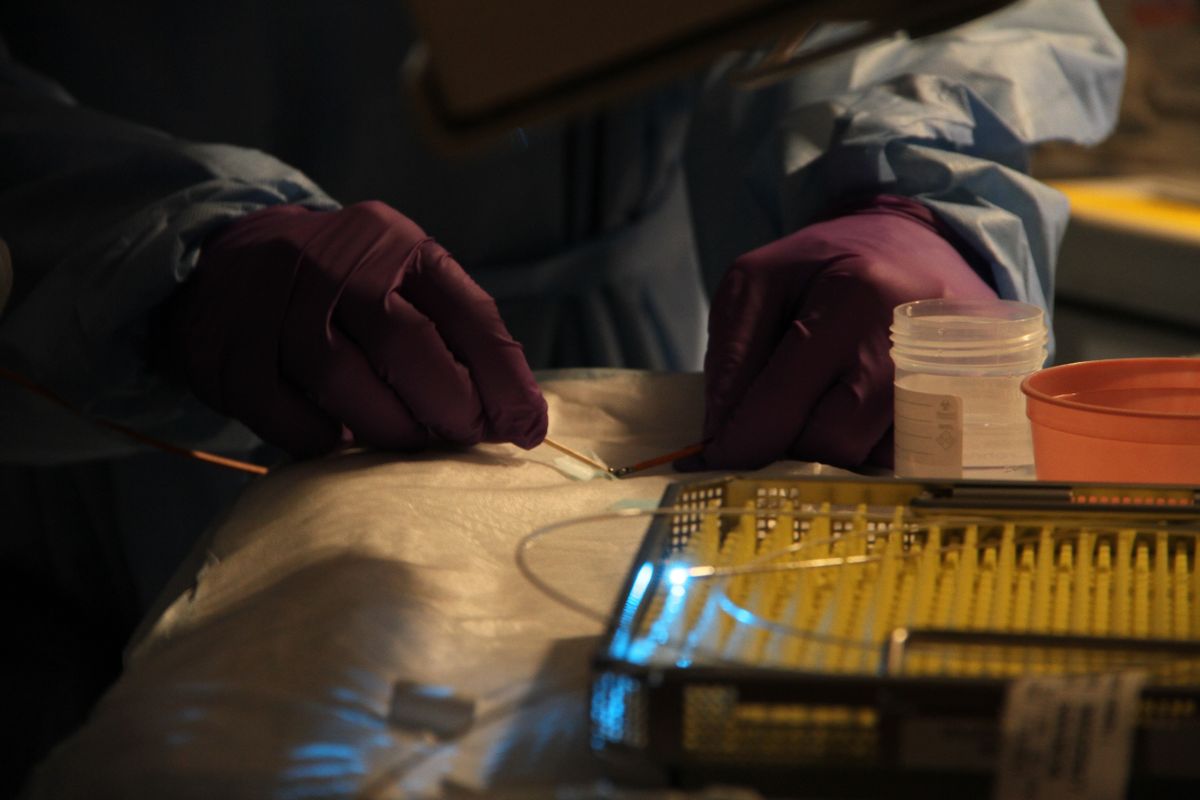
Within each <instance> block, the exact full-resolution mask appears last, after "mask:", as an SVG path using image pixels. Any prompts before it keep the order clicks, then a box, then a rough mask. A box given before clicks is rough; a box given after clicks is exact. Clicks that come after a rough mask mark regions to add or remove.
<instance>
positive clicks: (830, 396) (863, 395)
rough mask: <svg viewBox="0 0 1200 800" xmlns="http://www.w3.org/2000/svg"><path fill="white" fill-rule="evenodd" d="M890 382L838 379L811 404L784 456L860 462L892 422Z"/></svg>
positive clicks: (848, 463)
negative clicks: (860, 383)
mask: <svg viewBox="0 0 1200 800" xmlns="http://www.w3.org/2000/svg"><path fill="white" fill-rule="evenodd" d="M892 402H893V401H892V391H891V384H890V383H887V384H886V385H881V386H871V385H866V386H854V385H851V384H848V383H845V382H838V383H837V384H835V385H834V386H832V387H831V388H830V389H829V391H828V392H826V393H825V394H824V395H823V396H822V397H821V398H820V399H819V400H818V401H817V403H816V405H814V406H813V408H812V411H811V412H810V413H809V415H808V419H807V420H806V421H805V423H804V427H803V429H801V431H800V435H799V436H798V437H796V440H795V441H794V442H793V443H792V446H791V448H789V450H788V455H790V456H791V457H792V458H795V459H798V460H801V461H819V462H821V463H823V464H832V465H834V466H839V467H857V466H860V465H861V464H863V463H864V462H865V461H866V460H867V457H868V456H869V455H870V454H871V452H872V451H873V450H874V448H875V447H876V445H877V444H878V443H879V441H880V439H882V438H884V436H885V435H886V434H887V431H888V429H889V428H890V427H891V424H892Z"/></svg>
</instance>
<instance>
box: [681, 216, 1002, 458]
mask: <svg viewBox="0 0 1200 800" xmlns="http://www.w3.org/2000/svg"><path fill="white" fill-rule="evenodd" d="M939 229H940V223H939V222H938V221H937V220H936V218H935V217H934V216H933V214H932V212H930V211H929V209H927V208H926V207H925V206H922V205H920V204H919V203H916V202H914V201H912V200H908V199H906V198H901V197H892V196H880V197H876V198H875V199H874V200H873V201H872V202H871V203H870V204H869V205H867V206H866V207H864V208H862V209H861V210H858V211H856V212H854V213H850V214H847V215H845V216H842V217H838V218H835V219H832V220H829V221H827V222H821V223H817V224H814V225H810V226H808V227H806V228H804V229H802V230H800V231H798V232H796V233H794V234H791V235H790V236H787V237H785V238H783V239H780V240H779V241H776V242H774V243H772V244H769V245H767V246H765V247H762V248H760V249H758V250H755V251H753V252H750V253H747V254H746V255H743V256H742V257H740V258H739V259H738V260H737V261H736V262H735V263H734V265H733V266H732V268H731V269H730V270H729V272H728V273H727V274H726V275H725V276H724V278H723V280H722V281H721V284H720V286H719V287H718V289H717V292H716V295H715V297H714V298H713V304H712V312H711V314H710V316H709V342H708V352H707V354H706V355H705V361H704V374H705V401H706V410H705V423H704V437H705V441H706V442H707V444H706V447H705V449H704V451H703V452H702V453H701V455H700V456H699V457H698V458H696V459H693V460H692V461H690V462H689V463H684V464H680V465H679V466H680V468H681V469H696V468H709V469H754V468H758V467H761V466H764V465H766V464H768V463H770V462H772V461H774V460H777V459H781V458H793V459H798V460H803V461H819V462H823V463H826V464H833V465H837V466H842V467H856V466H861V465H863V464H864V463H868V462H870V463H873V464H880V465H890V464H891V462H892V452H891V424H892V406H893V387H892V381H893V377H894V374H895V370H894V368H893V364H892V360H891V355H890V348H891V342H890V338H889V337H890V334H889V328H890V326H891V322H892V311H893V309H894V308H895V307H896V306H897V305H899V304H901V303H906V302H909V301H912V300H923V299H927V298H935V297H958V298H964V299H967V298H994V297H995V296H996V293H995V292H994V291H993V290H992V289H991V288H990V287H989V286H988V285H987V284H986V283H985V282H984V281H983V279H981V278H980V277H979V275H978V274H977V273H976V272H975V271H974V270H973V269H972V268H971V267H970V266H969V265H968V264H967V262H966V261H965V260H964V259H963V256H962V255H961V254H960V253H959V252H958V251H957V250H956V249H955V248H954V247H953V246H952V245H951V244H950V243H949V242H948V241H947V240H946V238H945V237H944V236H943V235H942V234H941V233H940V232H939Z"/></svg>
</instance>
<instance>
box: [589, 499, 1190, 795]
mask: <svg viewBox="0 0 1200 800" xmlns="http://www.w3.org/2000/svg"><path fill="white" fill-rule="evenodd" d="M661 508H662V509H666V510H669V513H664V514H661V515H659V516H657V517H656V518H655V520H654V522H653V523H652V524H651V526H650V528H649V530H648V532H647V533H646V536H645V538H644V541H643V544H642V546H641V548H640V550H639V552H638V554H637V557H636V559H635V561H634V563H633V565H632V567H631V569H630V572H629V576H628V578H627V581H626V584H625V587H624V590H623V592H622V593H621V594H620V595H619V602H618V604H617V606H616V608H615V609H614V611H613V613H612V617H611V619H610V621H609V626H608V631H607V633H606V636H605V638H604V641H603V644H602V646H601V648H600V650H599V651H598V653H597V655H596V658H595V660H594V664H593V676H592V677H593V680H592V690H591V707H590V713H591V734H592V745H593V748H594V749H596V750H597V751H599V752H600V753H601V754H603V755H604V756H606V757H609V758H610V759H611V760H612V761H613V762H614V764H617V765H624V766H629V767H635V768H638V769H641V770H643V771H644V770H646V769H650V770H652V771H654V772H655V773H657V774H658V775H659V776H660V777H664V778H666V779H668V780H670V781H672V782H674V783H677V784H682V785H697V784H702V783H706V782H712V781H723V782H736V783H741V784H749V785H753V786H755V787H757V788H759V789H761V790H764V791H767V792H784V793H788V794H800V793H806V794H807V793H812V794H851V795H853V794H871V793H876V792H878V791H879V790H880V789H881V788H883V787H886V788H887V791H888V793H889V795H894V794H896V793H905V792H907V791H911V792H914V793H915V792H920V791H924V790H926V789H928V788H930V787H931V786H933V785H936V786H937V787H938V788H940V789H941V790H946V789H957V790H961V791H972V792H977V791H978V792H983V791H986V788H987V786H988V784H989V783H990V781H991V777H992V771H993V767H994V764H995V760H996V756H997V750H998V743H999V731H998V721H999V718H1000V713H1001V706H1002V704H1003V701H1004V695H1005V688H1006V685H1007V683H1008V682H1009V680H1010V679H1012V678H1013V677H1016V676H1022V675H1030V674H1066V673H1098V672H1113V671H1117V670H1123V669H1139V670H1144V671H1146V672H1147V674H1148V680H1147V684H1146V687H1145V688H1144V689H1143V691H1142V695H1141V709H1140V717H1139V723H1138V729H1137V733H1136V741H1135V752H1134V757H1133V764H1132V772H1133V780H1134V786H1135V788H1136V787H1138V786H1158V785H1160V784H1170V783H1171V782H1174V781H1188V780H1197V779H1200V759H1196V758H1194V755H1193V754H1194V752H1195V750H1196V746H1197V745H1200V705H1198V701H1200V569H1197V565H1196V559H1197V555H1198V553H1200V549H1198V547H1197V545H1198V537H1200V505H1198V503H1197V497H1196V491H1195V490H1194V489H1192V488H1188V487H1174V488H1172V487H1103V486H1093V485H1081V486H1066V485H1047V484H1038V483H998V484H990V483H976V482H958V483H946V484H936V483H918V482H905V481H891V480H868V479H828V478H809V479H788V480H753V479H745V478H736V477H733V478H726V479H722V480H717V481H710V482H702V483H690V484H688V483H683V484H675V485H673V486H672V487H670V488H669V489H668V491H667V492H666V494H665V495H664V497H663V500H662V503H661ZM934 781H936V784H934V783H933V782H934ZM801 788H802V789H803V792H801Z"/></svg>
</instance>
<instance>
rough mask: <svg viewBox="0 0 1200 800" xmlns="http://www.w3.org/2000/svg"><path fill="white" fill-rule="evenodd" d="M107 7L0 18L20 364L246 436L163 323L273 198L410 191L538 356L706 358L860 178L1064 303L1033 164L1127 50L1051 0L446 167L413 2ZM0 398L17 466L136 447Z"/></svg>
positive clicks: (585, 361)
mask: <svg viewBox="0 0 1200 800" xmlns="http://www.w3.org/2000/svg"><path fill="white" fill-rule="evenodd" d="M109 5H111V4H99V5H98V6H97V7H96V8H95V9H94V10H83V9H81V7H80V6H79V4H77V3H70V2H65V1H63V0H46V2H43V3H41V4H37V6H36V8H33V7H30V8H24V9H21V10H17V11H6V12H4V14H6V15H7V16H0V24H3V25H6V26H7V28H8V30H9V38H10V40H11V41H10V44H11V45H12V48H13V50H14V51H15V53H14V55H12V56H9V57H6V58H4V59H3V60H2V61H0V87H2V94H0V103H2V106H3V122H2V123H0V175H2V178H0V237H2V238H4V239H5V240H6V241H7V242H8V244H9V246H10V248H11V250H12V253H13V260H14V265H15V272H16V282H15V288H14V292H13V297H12V298H10V300H9V302H8V307H7V308H6V309H5V310H4V312H3V316H2V317H0V364H3V365H6V366H8V367H10V368H15V369H18V370H20V371H21V372H23V373H24V374H26V375H28V376H30V377H31V378H33V379H34V380H36V381H38V382H39V383H41V384H43V385H45V386H48V387H50V388H52V389H54V390H55V391H57V392H59V393H60V394H62V395H63V396H64V397H66V398H67V399H69V400H70V401H72V402H74V403H77V404H79V405H81V406H83V407H85V408H87V409H88V410H89V411H91V412H93V413H96V414H102V415H104V416H106V417H109V418H113V419H116V420H118V421H120V422H124V423H127V424H130V425H134V426H136V427H138V428H139V429H141V430H145V431H146V432H148V433H151V434H154V435H159V436H163V437H166V438H170V439H172V440H175V441H182V442H192V443H198V444H210V445H211V444H213V443H214V441H213V440H214V437H216V436H217V435H218V434H220V433H221V432H222V431H224V432H225V433H226V434H228V433H229V431H230V429H228V428H227V427H226V425H225V421H224V420H220V419H217V418H216V417H215V416H214V415H210V414H208V413H207V412H206V411H205V410H204V409H203V408H201V407H200V406H199V405H198V404H197V403H196V402H195V401H193V400H192V399H191V398H190V397H189V396H188V394H187V392H186V390H185V389H184V387H182V386H180V385H178V384H177V383H173V382H171V381H170V380H168V379H166V378H164V377H163V370H161V369H159V366H160V365H159V364H156V361H155V359H156V357H157V356H159V355H160V354H158V353H157V352H156V351H155V349H154V345H155V341H154V340H153V330H154V324H153V312H154V309H155V307H156V306H157V305H158V304H159V303H160V302H161V301H162V300H163V299H164V298H165V297H167V296H168V295H169V294H170V293H171V291H172V289H173V288H174V287H175V286H176V285H177V284H178V283H179V282H180V281H182V280H184V279H186V277H187V274H188V273H189V272H190V270H191V269H192V268H193V266H194V264H195V262H196V258H197V253H198V250H199V247H200V244H201V242H202V239H203V237H204V235H205V234H206V233H207V232H209V231H211V230H212V229H214V228H215V227H217V226H219V225H221V224H222V223H224V222H226V221H227V220H229V219H232V218H234V217H236V216H238V215H241V214H244V213H246V212H247V211H250V210H253V209H256V208H259V207H262V206H264V205H269V204H274V203H286V202H298V203H304V204H307V205H311V206H313V207H334V206H335V205H336V204H337V203H339V202H341V203H345V202H351V201H354V200H359V199H366V198H380V199H383V200H386V201H388V202H390V203H391V204H392V205H394V206H396V207H397V208H399V209H400V210H402V211H403V212H405V213H406V214H408V215H409V216H411V217H412V218H414V219H415V220H417V222H418V223H419V224H421V225H422V226H423V227H424V228H425V229H426V230H428V231H429V232H430V233H431V234H432V235H433V236H435V237H436V238H438V239H439V240H440V241H442V242H443V243H444V244H445V245H446V246H447V247H448V248H449V249H450V250H451V251H452V252H453V253H454V254H455V255H456V256H457V258H458V259H459V261H460V262H461V263H463V264H464V266H466V268H467V269H468V271H470V272H471V273H472V274H473V275H474V276H475V277H476V279H477V280H478V281H479V282H480V283H481V284H482V285H483V286H484V287H485V288H486V289H488V290H489V291H490V292H492V293H493V295H494V296H495V297H496V298H497V300H498V301H499V304H500V307H501V310H502V313H503V314H504V316H505V319H506V321H507V322H508V324H509V326H510V328H511V329H512V331H513V333H514V335H516V337H517V338H518V339H519V340H520V341H521V342H522V343H523V344H524V346H525V348H526V352H527V355H528V357H529V360H530V362H531V363H532V364H533V366H534V367H535V368H536V367H550V366H580V365H609V366H631V367H648V368H667V369H697V368H699V366H700V363H701V359H702V356H703V349H704V329H705V318H706V313H707V309H706V301H705V288H706V286H709V287H710V286H711V284H712V283H713V281H714V280H715V277H716V276H717V275H719V273H720V271H721V270H722V269H723V268H724V267H725V265H726V264H728V263H729V262H730V261H731V260H732V259H733V258H734V257H736V256H737V255H738V254H739V253H740V252H743V251H745V250H747V249H749V248H751V247H755V246H758V245H761V244H764V243H766V242H768V241H770V240H772V239H774V238H777V237H779V236H781V235H783V234H784V233H787V232H789V231H792V230H795V229H797V228H799V227H801V226H803V225H805V224H807V223H809V222H812V221H814V220H816V219H818V218H820V217H821V216H822V215H825V214H827V213H829V212H830V210H831V209H833V208H835V207H836V206H837V204H838V203H839V202H843V201H844V200H845V199H846V198H848V197H853V196H856V195H859V194H863V193H870V192H880V191H882V192H893V193H898V194H904V195H909V196H912V197H915V198H917V199H919V200H921V201H922V202H924V203H927V204H928V205H930V206H931V207H933V208H934V209H935V211H936V212H937V213H938V214H940V215H941V216H942V217H943V218H944V219H945V220H946V221H948V222H949V223H950V224H951V225H952V226H953V227H954V228H955V229H957V231H958V232H959V233H960V234H961V235H962V237H963V239H964V240H965V241H966V242H968V243H969V245H970V246H972V247H973V248H974V249H976V250H977V251H978V253H979V254H980V255H981V256H982V259H983V261H985V262H986V264H987V269H988V271H989V273H990V274H989V275H988V276H987V277H988V278H989V280H991V281H992V282H993V284H994V285H995V286H997V287H998V288H999V290H1000V292H1001V294H1002V295H1004V296H1006V297H1010V298H1016V299H1021V300H1028V301H1030V302H1034V303H1037V304H1040V305H1042V306H1048V305H1049V303H1050V298H1051V296H1052V290H1053V266H1054V258H1055V249H1056V246H1057V243H1058V241H1059V238H1060V236H1061V234H1062V230H1063V227H1064V225H1065V222H1066V218H1067V207H1066V203H1065V201H1064V199H1063V198H1062V197H1061V196H1060V195H1058V194H1057V193H1055V192H1054V191H1052V190H1051V189H1049V188H1047V187H1046V186H1044V185H1042V184H1040V183H1038V182H1037V181H1034V180H1032V179H1031V178H1030V177H1029V176H1028V174H1027V167H1028V159H1029V148H1030V147H1031V146H1032V145H1035V144H1037V143H1039V142H1043V141H1048V140H1062V139H1065V140H1070V141H1076V142H1084V143H1089V142H1095V141H1097V140H1098V139H1100V138H1102V137H1103V136H1104V135H1105V134H1106V133H1107V132H1108V131H1109V129H1110V127H1111V125H1112V123H1113V119H1114V114H1115V111H1116V106H1117V101H1118V97H1119V93H1120V88H1121V80H1122V65H1123V48H1122V45H1121V44H1120V42H1119V40H1118V39H1117V38H1116V37H1115V36H1114V34H1113V33H1112V31H1111V29H1110V28H1109V26H1108V24H1107V23H1106V21H1105V20H1104V18H1103V16H1102V14H1101V13H1100V11H1099V10H1098V9H1097V7H1096V6H1095V5H1094V4H1093V3H1092V2H1085V1H1084V0H1071V2H1062V1H1061V0H1026V2H1021V3H1017V4H1015V5H1014V6H1011V7H1009V8H1008V9H1007V10H1005V11H1002V12H1000V13H998V14H994V15H992V16H991V17H988V18H985V19H983V20H980V21H978V22H976V23H974V24H971V25H968V26H966V27H963V28H960V29H957V30H955V31H952V32H949V33H946V34H942V35H938V36H934V37H929V38H927V39H921V40H917V41H909V40H907V39H906V38H904V37H902V36H898V37H895V38H892V39H889V40H887V41H884V42H880V43H878V44H876V45H873V46H869V47H866V48H862V49H860V50H857V51H854V52H852V53H848V54H845V55H842V56H839V57H837V58H835V59H833V60H831V61H827V62H825V63H823V64H821V65H819V66H817V67H815V68H810V69H807V70H805V71H803V72H801V73H800V74H799V75H798V76H797V77H796V78H794V79H792V80H789V81H786V82H783V83H780V84H778V85H775V86H773V87H771V88H768V89H766V90H762V91H758V92H753V93H748V92H740V91H737V90H734V89H732V88H731V87H730V85H729V84H728V82H726V81H724V80H723V73H725V72H728V71H730V70H733V69H736V68H737V67H738V58H737V57H730V58H728V59H726V60H725V61H723V62H722V63H720V64H717V65H714V67H713V68H712V69H710V70H708V71H707V72H705V73H704V74H701V75H697V76H694V77H693V78H691V79H687V80H683V81H679V82H677V83H675V84H673V85H670V86H666V87H663V88H661V89H660V90H658V91H654V92H650V93H647V94H644V95H641V96H638V97H635V98H632V99H630V100H629V101H627V102H625V103H623V104H621V105H620V106H617V107H613V108H611V109H607V110H604V111H600V112H596V113H593V114H590V115H587V116H585V117H583V118H579V119H575V120H572V121H569V122H565V123H559V124H554V125H550V126H546V127H542V128H538V129H530V130H518V131H513V132H512V134H511V136H509V137H508V138H507V139H505V140H504V141H502V142H500V143H499V144H498V145H497V146H495V147H493V148H491V149H490V150H488V151H487V152H485V153H483V154H479V155H475V156H474V157H471V158H467V159H465V160H449V159H446V158H443V157H440V156H439V155H438V153H437V151H436V150H435V149H433V148H432V147H430V146H429V145H428V144H427V143H426V142H425V141H423V139H422V138H421V135H420V133H419V129H418V127H417V126H416V125H415V124H414V123H413V120H412V119H411V116H410V115H409V113H408V108H407V105H406V103H405V98H404V96H403V94H402V93H401V92H400V90H399V88H398V81H397V64H398V63H399V61H400V59H401V57H402V55H403V52H404V50H405V47H406V44H405V43H406V42H409V41H411V31H410V30H409V27H408V25H407V23H406V20H405V19H404V16H403V13H402V11H401V10H400V8H399V6H400V4H395V3H384V2H377V3H355V4H351V5H350V6H347V7H346V8H339V9H337V10H336V11H335V10H334V9H332V8H329V7H328V5H327V4H318V3H299V4H295V3H289V4H285V5H278V4H266V3H251V4H246V3H241V2H235V0H218V1H217V2H214V3H208V4H204V5H203V6H200V5H197V6H195V8H194V9H191V10H181V9H179V8H178V7H177V6H178V4H151V3H132V4H129V3H126V4H117V5H119V6H120V5H131V9H132V10H136V12H137V13H136V14H134V13H126V14H117V13H114V12H113V9H112V8H109V7H108V6H109ZM89 8H90V6H89ZM16 31H19V32H20V35H19V36H17V35H16V34H15V32H16ZM835 34H836V29H834V28H830V29H828V31H819V32H818V33H817V34H815V35H814V36H813V37H811V38H812V42H811V43H810V44H811V46H816V45H817V44H819V43H820V40H821V38H822V37H823V36H827V35H835ZM234 54H236V55H234ZM16 56H20V57H21V58H23V59H25V61H26V62H29V63H33V64H35V65H36V66H37V67H38V68H39V69H40V70H41V71H42V73H43V74H44V73H46V72H50V73H52V74H53V75H54V77H55V78H56V79H58V81H59V83H58V84H55V83H52V82H50V81H49V80H48V79H47V78H45V77H43V76H42V74H38V73H37V72H35V71H33V70H32V69H30V68H29V67H28V66H23V65H22V64H21V62H20V61H19V60H17V58H16ZM60 87H62V88H60ZM69 92H70V93H72V94H73V95H74V96H75V97H76V98H77V99H74V100H73V99H72V94H69ZM94 109H95V110H94ZM133 123H138V124H133ZM160 130H166V131H169V132H170V134H168V133H161V132H159V131H160ZM175 137H179V138H175ZM199 141H220V142H230V143H233V144H198V143H197V142H199ZM256 148H257V149H256ZM263 151H269V152H271V153H273V154H274V155H276V156H278V157H279V158H278V159H276V158H274V157H272V156H268V155H266V153H265V152H263ZM0 401H2V402H0V424H2V425H3V426H4V427H3V429H4V437H5V441H6V446H5V452H6V455H7V456H9V457H10V458H11V457H19V458H25V459H35V460H42V461H52V460H60V459H64V458H67V459H70V458H78V457H79V456H80V454H85V455H88V456H98V455H110V454H114V453H118V452H121V451H123V450H126V449H128V446H127V445H126V444H125V443H122V442H121V441H120V440H119V439H117V438H114V437H111V436H108V435H107V434H99V433H96V432H90V431H89V429H88V428H87V427H86V426H74V425H70V424H69V423H68V422H66V421H64V419H63V418H62V416H61V415H60V414H59V413H58V411H57V409H54V408H51V407H48V406H47V404H46V403H44V402H43V401H38V400H33V399H30V398H27V397H23V396H21V393H20V392H18V391H15V390H13V389H12V388H11V387H7V386H0ZM234 430H236V429H234ZM235 440H236V437H235V439H234V440H229V439H227V443H232V442H233V441H235Z"/></svg>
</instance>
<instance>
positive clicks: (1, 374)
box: [0, 367, 268, 475]
mask: <svg viewBox="0 0 1200 800" xmlns="http://www.w3.org/2000/svg"><path fill="white" fill-rule="evenodd" d="M0 378H4V379H5V380H7V381H10V382H12V383H15V384H17V385H18V386H21V387H23V388H25V389H26V390H28V391H30V392H32V393H33V394H36V395H38V396H39V397H43V398H45V399H46V400H49V401H50V402H52V403H54V404H55V405H57V406H59V407H60V408H62V409H64V410H66V411H67V412H69V413H71V414H73V415H74V416H76V417H79V418H80V419H83V420H86V421H87V422H90V423H92V424H93V425H96V426H98V427H101V428H105V429H107V430H110V431H113V432H115V433H119V434H121V435H122V436H125V437H126V438H129V439H132V440H134V441H135V442H141V443H142V444H145V445H149V446H150V447H154V448H157V449H159V450H162V451H163V452H166V453H171V454H173V455H177V456H183V457H185V458H192V459H196V460H197V461H204V462H206V463H208V464H213V465H215V466H218V467H225V468H226V469H234V470H238V471H240V472H248V473H250V474H252V475H266V474H267V472H268V470H267V468H266V467H263V466H260V465H258V464H251V463H248V462H246V461H239V460H237V459H236V458H227V457H225V456H219V455H217V454H216V453H209V452H208V451H206V450H192V449H190V448H186V447H180V446H179V445H175V444H171V443H170V442H164V441H162V440H161V439H155V438H154V437H153V436H149V435H147V434H144V433H142V432H140V431H137V430H134V429H133V428H130V427H127V426H125V425H122V424H120V423H119V422H113V421H112V420H107V419H103V418H101V417H93V416H92V415H90V414H88V413H86V412H85V411H83V410H81V409H79V408H77V407H75V406H74V405H72V404H71V403H69V402H67V401H66V400H64V399H63V398H61V397H59V396H58V395H57V394H55V393H54V392H52V391H51V390H49V389H47V388H46V387H45V386H42V385H41V384H38V383H36V382H34V381H32V380H30V379H29V378H27V377H25V376H24V375H22V374H21V373H19V372H14V371H12V370H8V369H5V368H4V367H0Z"/></svg>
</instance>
